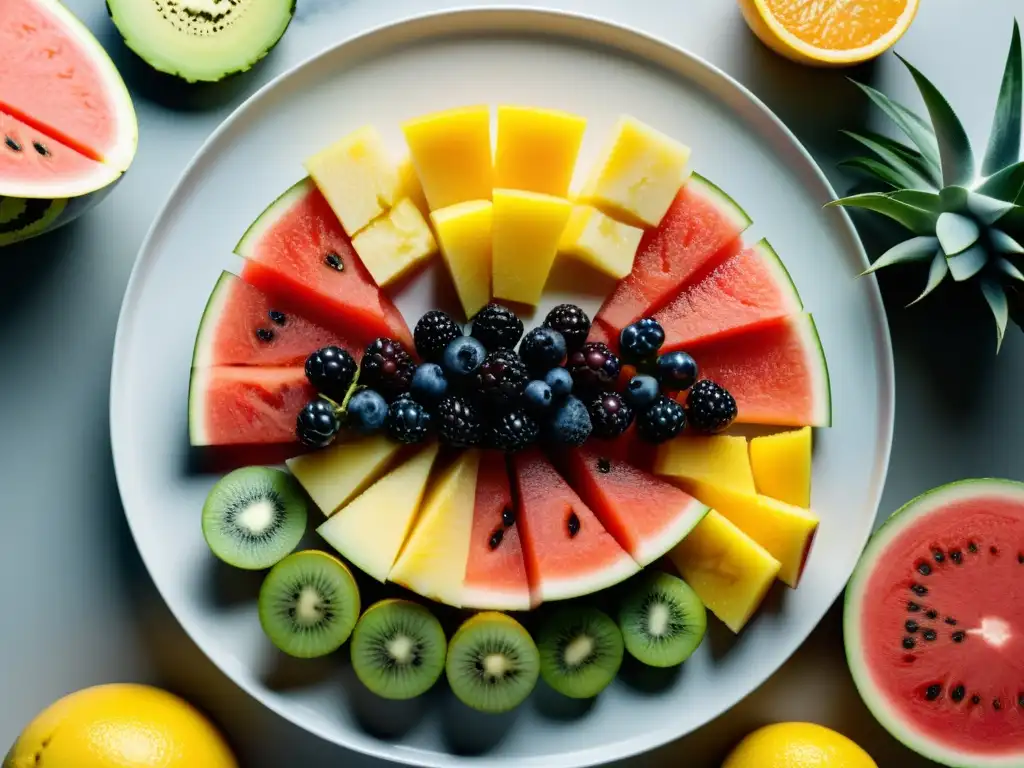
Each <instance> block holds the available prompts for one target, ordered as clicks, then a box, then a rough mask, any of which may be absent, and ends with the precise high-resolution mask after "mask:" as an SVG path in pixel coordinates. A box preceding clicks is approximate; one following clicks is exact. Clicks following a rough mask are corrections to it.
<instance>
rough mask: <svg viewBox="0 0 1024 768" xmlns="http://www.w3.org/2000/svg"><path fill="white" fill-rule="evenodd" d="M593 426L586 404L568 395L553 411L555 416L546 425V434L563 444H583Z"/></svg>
mask: <svg viewBox="0 0 1024 768" xmlns="http://www.w3.org/2000/svg"><path fill="white" fill-rule="evenodd" d="M593 428H594V427H593V424H592V423H591V421H590V413H589V412H588V411H587V406H585V405H584V404H583V403H582V401H580V400H579V398H576V397H573V396H571V395H570V396H569V397H567V398H566V399H565V402H564V403H562V405H561V407H559V409H558V410H557V411H555V417H554V418H553V419H552V420H551V423H550V424H549V426H548V435H549V437H550V438H551V439H552V440H554V441H556V442H559V443H563V444H565V445H583V443H585V442H586V441H587V438H588V437H590V433H591V431H592V430H593Z"/></svg>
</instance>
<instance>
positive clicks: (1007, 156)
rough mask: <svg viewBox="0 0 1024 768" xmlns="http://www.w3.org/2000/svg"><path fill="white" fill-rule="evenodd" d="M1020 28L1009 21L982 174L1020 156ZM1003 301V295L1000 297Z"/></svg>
mask: <svg viewBox="0 0 1024 768" xmlns="http://www.w3.org/2000/svg"><path fill="white" fill-rule="evenodd" d="M1021 64H1022V61H1021V50H1020V27H1019V26H1018V25H1017V22H1016V20H1014V22H1013V36H1012V37H1011V39H1010V53H1009V54H1008V55H1007V57H1006V68H1005V69H1004V70H1003V82H1002V85H1001V86H1000V88H999V98H998V99H997V100H996V114H995V118H994V119H993V120H992V132H991V134H990V135H989V139H988V150H987V151H986V152H985V162H984V163H983V164H982V166H981V172H982V173H983V174H985V175H986V176H988V175H991V174H993V173H997V172H998V171H999V170H1000V169H1002V168H1005V167H1006V166H1008V165H1010V164H1012V163H1016V162H1017V161H1018V160H1019V159H1020V128H1021V99H1022V97H1024V78H1022V76H1021ZM1003 301H1004V304H1005V297H1004V299H1003Z"/></svg>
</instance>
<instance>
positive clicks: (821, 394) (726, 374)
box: [688, 314, 832, 427]
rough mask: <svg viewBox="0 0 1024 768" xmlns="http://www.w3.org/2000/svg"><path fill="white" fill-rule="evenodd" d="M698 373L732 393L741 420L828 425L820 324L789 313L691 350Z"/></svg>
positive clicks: (827, 387) (828, 403) (829, 409)
mask: <svg viewBox="0 0 1024 768" xmlns="http://www.w3.org/2000/svg"><path fill="white" fill-rule="evenodd" d="M688 351H689V352H690V354H691V355H693V357H694V359H695V360H696V361H697V365H698V366H699V367H700V377H701V378H702V379H711V380H712V381H716V382H718V383H719V384H721V385H722V386H723V387H725V388H726V389H727V390H729V392H730V393H732V396H733V397H735V398H736V405H737V407H738V409H739V415H738V416H737V418H736V421H737V422H738V423H741V424H777V425H780V426H791V427H828V426H831V425H832V391H831V388H830V385H829V378H828V364H827V363H826V361H825V353H824V351H823V350H822V348H821V340H820V339H819V338H818V330H817V328H815V326H814V319H813V318H812V317H811V316H810V315H809V314H799V315H791V316H789V317H785V318H782V319H781V320H774V321H772V322H769V323H766V324H763V325H759V326H756V327H754V328H751V329H749V330H747V331H744V332H742V333H737V334H735V335H732V336H728V337H725V338H721V339H717V340H715V341H711V342H708V343H706V344H700V345H695V346H693V347H691V348H690V349H689V350H688Z"/></svg>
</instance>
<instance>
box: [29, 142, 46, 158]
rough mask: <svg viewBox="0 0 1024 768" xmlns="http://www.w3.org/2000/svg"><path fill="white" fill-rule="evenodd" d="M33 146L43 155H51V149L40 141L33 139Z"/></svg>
mask: <svg viewBox="0 0 1024 768" xmlns="http://www.w3.org/2000/svg"><path fill="white" fill-rule="evenodd" d="M32 146H33V147H34V148H35V150H36V152H38V153H39V154H40V155H42V156H43V157H49V156H50V150H48V149H47V148H46V147H44V146H43V145H42V144H40V143H39V142H38V141H33V142H32Z"/></svg>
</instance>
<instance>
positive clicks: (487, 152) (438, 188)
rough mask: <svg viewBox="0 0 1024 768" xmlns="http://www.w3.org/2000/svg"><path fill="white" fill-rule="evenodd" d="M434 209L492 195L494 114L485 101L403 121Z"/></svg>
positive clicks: (431, 208)
mask: <svg viewBox="0 0 1024 768" xmlns="http://www.w3.org/2000/svg"><path fill="white" fill-rule="evenodd" d="M402 130H403V131H404V133H405V140H406V143H408V145H409V151H410V154H411V156H412V163H413V166H415V168H416V173H417V175H418V176H419V179H420V183H421V184H422V185H423V192H424V194H425V195H426V197H427V202H428V203H429V204H430V210H432V211H436V210H438V209H440V208H447V207H448V206H449V205H454V204H455V203H463V202H466V201H467V200H489V199H490V197H491V187H492V186H493V178H494V169H493V161H492V160H491V114H490V110H489V109H488V108H487V107H486V106H478V107H464V108H461V109H451V110H447V111H445V112H435V113H433V114H429V115H425V116H423V117H418V118H416V119H414V120H409V121H408V122H406V123H404V124H403V125H402Z"/></svg>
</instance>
